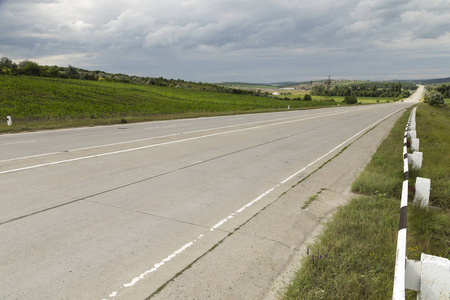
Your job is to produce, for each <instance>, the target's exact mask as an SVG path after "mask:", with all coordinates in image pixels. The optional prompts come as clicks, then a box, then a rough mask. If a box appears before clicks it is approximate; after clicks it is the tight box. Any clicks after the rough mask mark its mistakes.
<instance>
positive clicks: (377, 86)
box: [311, 82, 417, 98]
mask: <svg viewBox="0 0 450 300" xmlns="http://www.w3.org/2000/svg"><path fill="white" fill-rule="evenodd" d="M416 89H417V87H416V85H415V84H413V83H403V84H402V83H401V82H370V83H366V82H362V83H352V84H340V85H335V86H334V87H333V88H330V89H327V88H326V87H325V86H324V85H316V86H314V87H313V90H312V91H311V94H312V95H317V96H344V97H345V96H351V95H353V96H355V97H394V98H408V97H409V96H410V95H411V92H410V91H414V90H416Z"/></svg>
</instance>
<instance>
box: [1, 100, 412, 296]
mask: <svg viewBox="0 0 450 300" xmlns="http://www.w3.org/2000/svg"><path fill="white" fill-rule="evenodd" d="M415 102H416V99H411V100H408V101H405V102H398V103H390V104H380V105H371V106H354V107H340V108H329V109H315V110H308V111H287V112H279V113H265V114H252V115H237V116H225V117H214V118H199V119H187V120H176V121H163V122H151V123H140V124H124V125H118V126H108V127H94V128H80V129H68V130H58V131H46V132H36V133H23V134H11V135H1V136H0V191H1V192H0V193H1V194H0V241H1V243H0V266H1V268H0V299H145V298H146V297H148V296H150V295H151V294H153V293H154V292H155V291H156V290H157V289H158V288H160V287H161V286H162V285H164V284H165V283H168V282H169V283H168V285H167V286H166V287H165V288H164V289H163V290H162V292H161V293H160V294H159V295H157V296H156V297H160V298H161V299H167V298H172V299H175V298H186V299H193V298H196V299H202V298H228V299H229V298H230V297H232V298H242V297H245V298H247V299H249V298H254V299H257V298H259V297H261V295H265V294H266V293H267V291H268V290H269V289H270V288H271V285H270V282H272V281H273V280H274V279H275V278H276V277H277V276H278V275H279V273H280V272H281V270H282V269H283V268H285V265H286V264H288V263H289V261H290V258H291V257H293V255H294V254H295V252H296V251H298V250H299V249H298V245H297V246H296V245H287V244H286V243H284V242H282V241H280V240H277V236H278V237H281V236H282V234H283V232H290V229H289V228H283V227H282V224H283V222H281V221H280V218H281V219H283V218H284V219H288V218H287V217H283V215H279V214H280V211H281V210H280V209H279V208H276V207H277V205H279V204H280V203H282V201H283V200H282V199H283V197H285V195H284V194H285V193H287V194H289V193H292V190H293V189H292V186H293V185H295V184H296V183H297V182H299V181H300V180H301V179H303V178H305V177H307V176H308V174H311V173H312V172H314V171H315V170H317V169H318V168H319V167H320V166H321V165H322V164H323V163H324V162H326V161H328V160H329V159H331V158H333V157H334V156H335V155H336V154H338V153H339V152H340V151H341V150H342V149H343V148H344V147H345V146H347V145H349V144H351V143H353V142H355V140H357V139H360V140H361V141H362V140H363V138H364V139H365V140H366V143H367V144H364V145H362V144H361V145H362V146H360V148H357V147H356V146H354V145H357V144H358V143H356V142H355V143H353V144H352V146H351V147H350V148H349V149H350V150H351V149H354V151H355V153H362V152H364V153H368V152H369V148H370V149H374V147H376V144H377V143H378V142H379V141H380V140H381V139H382V137H383V136H385V135H386V134H387V132H388V130H389V128H390V127H389V126H388V125H389V124H392V123H393V122H394V121H395V119H397V118H398V117H399V116H400V114H401V113H402V112H403V111H404V109H405V108H406V107H408V106H410V105H412V104H413V103H415ZM383 124H385V125H386V126H383ZM374 126H376V128H377V130H370V131H369V129H371V128H373V127H374ZM368 131H369V132H368ZM366 132H368V133H367V134H366V135H364V136H363V134H364V133H366ZM371 135H377V137H376V139H374V141H371V138H370V136H371ZM362 136H363V138H361V137H362ZM361 143H362V142H361ZM352 147H353V148H352ZM361 147H362V148H361ZM364 147H365V148H366V150H367V151H365V149H364ZM346 151H347V150H346ZM344 153H345V152H344ZM349 153H350V152H349ZM367 155H370V153H369V154H367ZM364 157H365V156H364ZM352 160H353V158H351V159H350V161H352ZM355 161H357V159H355ZM366 162H367V159H361V160H360V162H359V163H358V165H355V166H353V165H352V166H351V168H350V169H349V170H360V169H361V168H362V166H363V165H364V163H366ZM331 165H332V164H330V167H332V168H334V169H332V168H331V169H330V172H331V173H327V174H328V175H325V176H334V177H336V176H337V175H336V174H337V173H336V172H334V171H332V170H336V168H337V169H339V168H341V166H339V165H337V166H331ZM333 172H334V173H333ZM349 172H350V171H348V172H347V173H349ZM352 172H353V171H352ZM355 172H356V171H354V173H355ZM350 173H351V172H350ZM315 175H317V174H315ZM339 176H340V175H339ZM344 177H345V176H344ZM311 178H312V177H311ZM336 178H338V177H336ZM336 178H335V179H336ZM325 179H327V178H325ZM308 180H309V181H305V182H303V183H302V184H301V185H299V186H297V187H296V188H295V190H296V191H297V192H299V191H300V193H302V191H306V190H308V191H309V192H308V193H310V192H313V193H315V192H316V190H314V189H312V187H314V188H318V186H317V187H316V185H317V184H315V183H314V182H312V181H311V180H312V179H310V178H308ZM317 180H318V181H316V183H317V182H319V181H320V180H319V179H317ZM323 180H324V178H323V177H322V181H323ZM330 181H333V182H334V183H336V180H330ZM339 184H340V185H346V184H347V185H348V183H345V182H342V183H339ZM308 187H309V189H308ZM308 193H304V195H306V194H308ZM328 196H330V195H328ZM331 196H332V195H331ZM280 199H281V200H280ZM276 203H278V204H276ZM286 205H287V204H286ZM285 207H287V206H285ZM300 210H301V209H300ZM300 210H299V211H300ZM263 211H264V214H263V213H262V212H263ZM285 213H286V214H289V219H292V220H294V219H295V218H296V216H295V214H293V212H292V211H289V212H285ZM299 213H300V212H299ZM277 214H278V215H279V216H278V218H275V216H276V215H277ZM264 215H267V217H266V218H264V217H263V216H264ZM285 216H287V215H285ZM302 221H304V222H305V223H304V224H306V225H304V226H303V225H302V226H303V227H302V228H301V230H300V231H301V232H298V231H297V233H296V234H297V235H298V240H299V243H300V242H302V239H303V238H304V237H306V236H308V234H309V233H311V232H312V231H313V230H314V228H315V225H316V224H317V216H316V218H313V217H311V220H310V222H309V221H308V220H307V218H306V219H302ZM255 222H258V224H255ZM308 224H310V225H308ZM286 226H287V225H286ZM263 228H266V229H267V228H270V231H271V232H272V233H273V236H272V237H271V238H268V237H267V235H266V233H264V232H258V231H259V230H262V229H263ZM252 241H253V242H252ZM258 241H269V242H273V243H275V244H276V245H281V247H284V248H286V249H288V250H289V251H288V252H286V253H284V252H283V253H284V254H280V255H282V256H283V257H286V256H287V258H285V259H284V258H283V259H281V260H280V261H276V262H274V264H276V265H277V267H276V268H275V269H274V270H273V271H266V273H264V274H266V275H262V274H258V272H262V271H260V270H263V269H270V267H267V266H265V265H264V263H263V264H261V263H259V264H257V265H259V268H256V267H255V261H256V262H257V261H258V260H261V258H262V257H268V256H267V255H270V253H269V254H267V253H265V254H264V252H265V248H264V247H265V246H264V245H260V246H256V245H258V243H259V242H258ZM292 243H295V242H292ZM255 247H258V250H257V251H254V250H255ZM251 249H253V251H252V250H251ZM266 250H267V251H266V252H270V251H273V249H272V250H271V248H266ZM227 255H233V257H234V259H231V260H230V259H229V258H226V257H227ZM277 255H278V254H277ZM269 257H270V256H269ZM238 258H241V259H245V260H240V259H238ZM214 263H217V266H215V265H214ZM246 266H247V267H246ZM187 267H189V268H187ZM222 270H223V271H222ZM233 270H234V271H236V272H234V273H233ZM250 271H251V272H250ZM267 272H269V273H270V274H268V275H267ZM177 274H179V276H178V277H177V278H175V279H174V280H172V281H171V279H173V278H174V276H176V275H177ZM233 274H234V275H233ZM258 278H260V279H261V280H260V279H258ZM206 282H208V283H207V284H206V286H205V283H206ZM243 283H245V284H243ZM248 284H250V285H252V287H253V288H249V286H248ZM235 287H236V288H235ZM225 291H228V292H227V293H228V294H227V293H226V292H225Z"/></svg>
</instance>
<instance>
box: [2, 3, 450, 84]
mask: <svg viewBox="0 0 450 300" xmlns="http://www.w3.org/2000/svg"><path fill="white" fill-rule="evenodd" d="M0 9H1V10H2V11H1V13H2V18H1V19H0V28H2V31H1V32H0V55H6V56H9V57H11V58H12V59H32V60H33V59H34V60H39V61H45V62H49V63H50V64H52V63H51V59H55V60H57V61H58V63H63V64H66V65H67V64H71V65H75V66H80V67H83V66H97V67H98V68H104V69H106V70H109V71H116V72H122V73H132V74H136V73H137V74H142V75H151V74H149V72H151V73H152V75H156V76H168V74H169V75H170V76H174V77H177V78H186V79H198V80H201V81H208V80H210V79H209V78H214V80H216V78H217V79H219V78H220V77H221V76H223V77H226V76H234V75H236V74H237V75H239V76H240V77H242V78H243V79H244V78H247V79H252V78H253V77H254V76H255V74H257V76H259V77H266V78H267V80H269V78H273V79H275V80H276V81H277V80H285V79H286V80H295V78H299V77H301V78H305V77H306V78H305V79H308V78H309V77H313V76H317V75H314V74H325V75H321V76H327V75H328V74H332V73H333V71H334V70H338V71H339V72H341V73H345V72H346V73H348V72H347V71H346V70H350V71H351V72H354V73H355V74H354V75H355V76H356V75H357V74H356V73H358V72H359V73H361V74H362V73H363V74H364V75H366V74H370V73H371V72H374V70H378V69H380V70H379V71H377V72H378V74H379V75H378V76H381V75H382V74H383V73H382V72H385V73H389V72H394V70H393V69H394V68H402V67H403V66H405V68H406V66H408V69H409V68H410V67H409V65H411V63H412V61H413V60H414V59H416V58H417V57H418V55H419V53H420V55H421V56H422V59H425V60H426V59H427V57H430V63H433V64H434V63H436V62H435V60H434V57H435V56H436V55H437V56H439V57H441V58H442V57H444V58H447V59H448V55H447V56H445V51H447V53H450V49H449V47H450V40H449V30H450V3H449V2H448V1H446V0H430V1H427V2H424V1H422V0H395V1H392V0H345V1H334V0H316V1H307V0H260V1H254V0H215V1H207V0H165V1H157V2H153V3H149V2H148V1H144V0H128V1H119V0H96V1H91V0H78V1H69V0H47V1H38V0H33V1H12V0H7V1H5V2H3V3H2V5H1V6H0ZM425 41H428V42H425ZM432 45H439V49H437V48H433V46H432ZM64 57H66V61H65V63H64ZM432 58H433V59H432ZM380 62H381V63H380ZM384 62H386V63H384ZM392 62H398V63H395V64H392ZM377 64H378V65H377ZM355 65H357V66H358V67H357V68H354V67H353V66H355ZM374 66H378V68H376V69H375V68H374ZM381 66H383V67H384V68H385V69H384V71H383V70H381ZM436 68H437V69H439V68H440V69H441V70H442V73H445V72H448V71H449V69H448V67H443V65H442V64H440V66H437V67H436ZM429 69H433V68H428V70H429ZM308 72H309V73H308ZM226 74H229V75H226ZM310 74H311V75H310ZM350 75H351V74H350ZM373 76H376V75H373ZM280 77H283V78H280ZM293 77H295V78H293ZM226 79H228V80H232V79H233V78H226ZM234 79H236V80H237V78H234ZM211 80H212V79H211ZM223 80H225V78H224V79H223ZM259 80H262V78H261V79H259Z"/></svg>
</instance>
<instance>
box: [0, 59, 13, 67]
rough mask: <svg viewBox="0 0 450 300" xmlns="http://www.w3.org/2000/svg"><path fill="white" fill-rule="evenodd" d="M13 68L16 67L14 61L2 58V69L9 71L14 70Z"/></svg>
mask: <svg viewBox="0 0 450 300" xmlns="http://www.w3.org/2000/svg"><path fill="white" fill-rule="evenodd" d="M13 66H14V63H13V62H12V60H10V59H9V58H7V57H6V56H4V57H2V58H0V69H3V68H5V67H6V68H8V69H12V68H13Z"/></svg>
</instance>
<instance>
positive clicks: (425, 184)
mask: <svg viewBox="0 0 450 300" xmlns="http://www.w3.org/2000/svg"><path fill="white" fill-rule="evenodd" d="M415 186H416V193H415V195H414V204H416V205H419V206H421V207H422V208H426V207H428V202H429V201H430V189H431V180H430V179H428V178H422V177H417V178H416V185H415Z"/></svg>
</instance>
